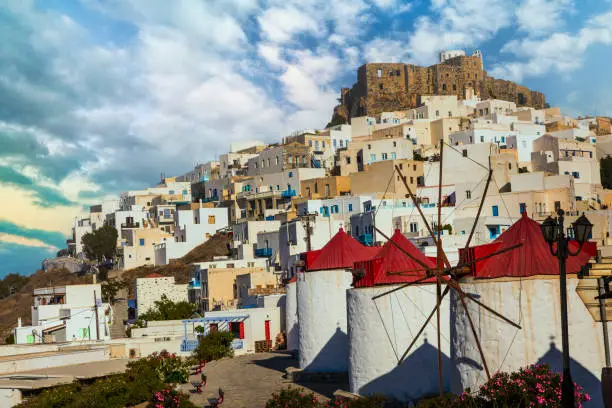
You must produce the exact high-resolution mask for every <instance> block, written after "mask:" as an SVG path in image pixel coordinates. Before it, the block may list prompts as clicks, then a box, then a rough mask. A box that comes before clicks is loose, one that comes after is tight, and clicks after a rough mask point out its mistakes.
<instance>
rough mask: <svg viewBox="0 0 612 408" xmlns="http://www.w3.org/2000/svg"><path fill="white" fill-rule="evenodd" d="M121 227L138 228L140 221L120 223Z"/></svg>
mask: <svg viewBox="0 0 612 408" xmlns="http://www.w3.org/2000/svg"><path fill="white" fill-rule="evenodd" d="M121 228H140V223H139V222H126V223H122V224H121Z"/></svg>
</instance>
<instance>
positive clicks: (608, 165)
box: [599, 155, 612, 189]
mask: <svg viewBox="0 0 612 408" xmlns="http://www.w3.org/2000/svg"><path fill="white" fill-rule="evenodd" d="M599 171H600V175H601V185H602V186H603V187H604V188H607V189H610V188H612V157H611V156H609V155H608V156H606V157H602V159H601V160H600V161H599Z"/></svg>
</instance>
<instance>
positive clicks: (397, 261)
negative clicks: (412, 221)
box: [354, 230, 436, 287]
mask: <svg viewBox="0 0 612 408" xmlns="http://www.w3.org/2000/svg"><path fill="white" fill-rule="evenodd" d="M391 241H392V242H391ZM393 243H395V244H397V245H399V246H400V247H401V248H402V249H403V250H404V251H406V252H408V253H409V254H410V255H412V257H414V258H416V259H418V260H419V261H421V262H423V263H424V264H425V265H426V266H427V268H435V266H436V261H435V260H432V259H431V258H429V257H427V256H425V254H423V253H422V252H421V251H419V250H418V249H417V247H415V246H414V244H413V243H412V242H410V240H409V239H408V238H406V237H405V236H404V234H402V233H401V231H399V230H395V233H394V234H393V236H392V237H391V239H390V240H389V241H387V242H386V243H385V245H383V246H382V248H381V249H380V251H378V252H377V253H376V255H375V256H374V258H372V259H369V260H365V261H361V262H356V263H355V265H354V269H355V270H357V269H363V271H364V272H365V276H364V277H363V278H362V279H359V280H356V281H355V282H354V286H355V287H368V286H374V285H384V284H393V283H409V282H414V281H415V280H417V279H419V278H422V277H424V276H425V270H426V269H427V268H424V267H423V266H422V265H421V264H419V263H418V262H417V261H415V260H414V259H413V258H411V257H409V256H408V255H406V254H405V253H404V252H403V251H402V250H400V249H399V248H398V247H397V246H396V245H394V244H393ZM390 272H391V273H393V272H405V274H403V275H391V274H389V273H390ZM424 282H435V278H431V279H428V280H426V281H424Z"/></svg>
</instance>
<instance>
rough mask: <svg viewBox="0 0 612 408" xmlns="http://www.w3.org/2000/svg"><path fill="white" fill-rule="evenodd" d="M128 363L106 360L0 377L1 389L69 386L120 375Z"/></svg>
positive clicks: (118, 360)
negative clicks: (79, 381) (83, 381)
mask: <svg viewBox="0 0 612 408" xmlns="http://www.w3.org/2000/svg"><path fill="white" fill-rule="evenodd" d="M128 361H129V360H127V359H115V360H104V361H97V362H93V363H84V364H75V365H69V366H62V367H52V368H43V369H39V370H31V371H23V372H19V373H13V374H5V375H0V388H17V389H21V390H36V389H42V388H49V387H55V386H58V385H63V384H69V383H71V382H73V381H74V380H87V379H91V378H97V377H105V376H108V375H112V374H120V373H123V372H124V371H125V369H126V366H127V363H128Z"/></svg>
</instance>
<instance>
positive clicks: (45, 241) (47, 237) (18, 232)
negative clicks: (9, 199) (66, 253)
mask: <svg viewBox="0 0 612 408" xmlns="http://www.w3.org/2000/svg"><path fill="white" fill-rule="evenodd" d="M0 234H2V235H3V236H5V237H6V236H12V237H17V238H16V239H18V238H21V239H24V240H27V241H35V242H40V243H41V244H42V245H39V246H43V247H49V248H60V247H64V246H65V245H66V236H65V235H63V234H61V233H59V232H54V231H44V230H41V229H35V228H26V227H23V226H20V225H17V224H15V223H13V222H11V221H8V220H2V219H0ZM4 241H5V242H8V240H4ZM14 243H17V242H14Z"/></svg>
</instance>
